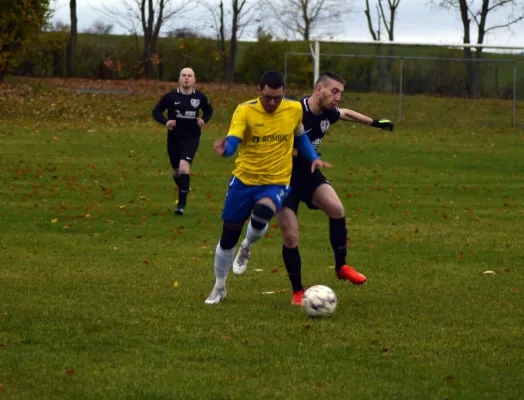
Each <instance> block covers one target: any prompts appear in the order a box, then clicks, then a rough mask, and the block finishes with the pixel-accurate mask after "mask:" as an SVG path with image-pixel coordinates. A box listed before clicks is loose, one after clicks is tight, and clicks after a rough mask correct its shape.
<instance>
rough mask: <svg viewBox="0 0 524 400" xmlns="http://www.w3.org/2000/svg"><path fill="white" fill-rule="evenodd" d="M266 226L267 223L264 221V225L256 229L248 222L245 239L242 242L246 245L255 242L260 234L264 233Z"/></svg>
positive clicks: (267, 225)
mask: <svg viewBox="0 0 524 400" xmlns="http://www.w3.org/2000/svg"><path fill="white" fill-rule="evenodd" d="M268 227H269V224H268V223H267V222H266V226H264V227H263V228H262V229H256V228H253V225H252V224H251V222H250V223H249V225H248V226H247V233H246V239H245V241H244V243H245V244H247V245H248V246H251V245H252V244H253V243H255V242H256V241H257V240H258V239H260V238H261V237H262V236H264V235H265V234H266V232H267V229H268ZM246 242H247V243H246Z"/></svg>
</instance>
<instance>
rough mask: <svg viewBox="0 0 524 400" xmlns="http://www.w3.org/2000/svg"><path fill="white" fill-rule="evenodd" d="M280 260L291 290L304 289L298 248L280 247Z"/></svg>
mask: <svg viewBox="0 0 524 400" xmlns="http://www.w3.org/2000/svg"><path fill="white" fill-rule="evenodd" d="M282 258H283V259H284V265H285V266H286V270H287V274H288V276H289V280H290V281H291V287H292V288H293V290H302V289H303V288H304V287H303V286H302V272H301V260H300V252H299V251H298V246H297V247H294V248H289V247H286V246H282Z"/></svg>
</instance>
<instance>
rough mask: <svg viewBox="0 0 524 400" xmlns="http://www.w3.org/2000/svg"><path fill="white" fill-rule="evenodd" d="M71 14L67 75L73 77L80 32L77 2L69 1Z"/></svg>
mask: <svg viewBox="0 0 524 400" xmlns="http://www.w3.org/2000/svg"><path fill="white" fill-rule="evenodd" d="M69 14H70V16H71V30H70V31H69V40H68V42H67V48H66V75H67V76H68V77H72V76H73V70H74V58H75V49H76V37H77V32H78V20H77V18H76V0H70V1H69Z"/></svg>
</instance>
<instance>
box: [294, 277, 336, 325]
mask: <svg viewBox="0 0 524 400" xmlns="http://www.w3.org/2000/svg"><path fill="white" fill-rule="evenodd" d="M302 308H304V312H305V313H306V314H307V315H309V316H310V317H313V318H319V317H329V316H330V315H331V314H333V311H335V308H337V295H336V294H335V292H334V291H333V290H332V289H331V288H328V287H327V286H323V285H315V286H311V287H310V288H309V289H308V290H306V291H305V292H304V298H303V299H302Z"/></svg>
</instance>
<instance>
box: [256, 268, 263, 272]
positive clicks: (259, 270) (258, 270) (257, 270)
mask: <svg viewBox="0 0 524 400" xmlns="http://www.w3.org/2000/svg"><path fill="white" fill-rule="evenodd" d="M262 271H264V270H263V269H259V268H255V272H262Z"/></svg>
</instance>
